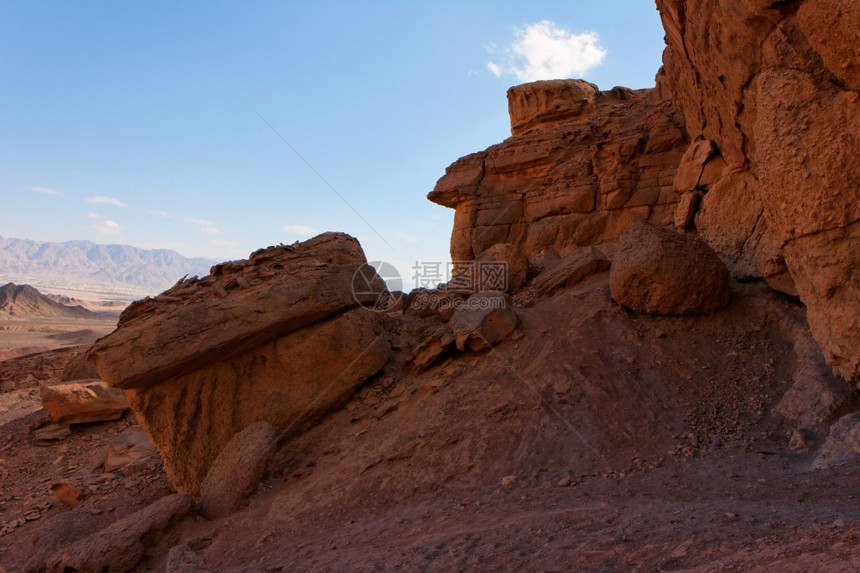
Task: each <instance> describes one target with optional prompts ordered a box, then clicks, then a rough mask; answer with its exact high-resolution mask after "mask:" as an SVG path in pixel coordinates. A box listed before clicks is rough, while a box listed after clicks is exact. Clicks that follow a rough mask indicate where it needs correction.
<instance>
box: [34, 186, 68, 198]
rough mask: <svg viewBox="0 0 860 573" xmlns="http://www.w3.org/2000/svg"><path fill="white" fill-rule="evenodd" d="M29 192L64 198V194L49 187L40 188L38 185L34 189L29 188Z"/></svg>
mask: <svg viewBox="0 0 860 573" xmlns="http://www.w3.org/2000/svg"><path fill="white" fill-rule="evenodd" d="M27 190H28V191H35V192H36V193H44V194H45V195H54V196H56V197H62V196H63V194H62V193H60V192H59V191H55V190H54V189H51V188H49V187H39V186H38V185H34V186H33V187H27Z"/></svg>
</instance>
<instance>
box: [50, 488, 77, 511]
mask: <svg viewBox="0 0 860 573" xmlns="http://www.w3.org/2000/svg"><path fill="white" fill-rule="evenodd" d="M49 489H50V492H51V495H53V496H54V497H55V498H57V499H58V500H59V501H60V502H61V503H63V504H65V505H68V506H71V507H73V508H74V507H78V505H79V504H80V498H79V497H78V490H77V489H75V486H73V485H72V484H70V483H55V484H54V485H52V486H51V487H50V488H49Z"/></svg>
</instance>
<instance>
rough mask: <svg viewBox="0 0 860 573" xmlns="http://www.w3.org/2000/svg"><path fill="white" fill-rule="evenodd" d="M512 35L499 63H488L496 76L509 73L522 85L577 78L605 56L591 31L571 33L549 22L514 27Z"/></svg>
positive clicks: (597, 64)
mask: <svg viewBox="0 0 860 573" xmlns="http://www.w3.org/2000/svg"><path fill="white" fill-rule="evenodd" d="M514 36H515V38H516V39H515V41H514V43H513V44H511V47H510V48H507V49H506V50H505V51H504V53H503V54H504V57H503V58H502V61H500V62H488V63H487V68H488V69H489V70H490V71H491V72H493V74H495V75H496V77H501V76H503V75H506V74H512V75H514V76H516V78H517V79H518V80H519V81H521V82H533V81H537V80H550V79H557V78H571V77H574V78H580V77H582V76H583V75H584V74H585V72H587V71H588V70H590V69H591V68H594V67H595V66H599V65H600V64H601V63H603V58H604V57H605V56H606V50H604V49H603V48H601V47H600V46H598V41H599V39H598V37H597V34H595V33H594V32H583V33H582V34H572V33H570V32H568V31H567V30H565V29H564V28H561V27H559V26H558V25H556V24H555V23H554V22H551V21H549V20H542V21H540V22H536V23H534V24H530V25H528V26H526V27H525V28H516V29H514Z"/></svg>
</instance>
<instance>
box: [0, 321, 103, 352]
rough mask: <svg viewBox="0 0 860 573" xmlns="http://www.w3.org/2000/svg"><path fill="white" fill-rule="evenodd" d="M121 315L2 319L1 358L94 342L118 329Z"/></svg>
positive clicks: (0, 323)
mask: <svg viewBox="0 0 860 573" xmlns="http://www.w3.org/2000/svg"><path fill="white" fill-rule="evenodd" d="M118 318H119V315H118V314H116V313H115V314H113V315H109V316H104V317H100V318H96V319H74V320H68V319H62V320H53V319H28V320H26V321H22V320H0V361H2V360H7V359H9V358H14V357H16V356H23V355H25V354H33V353H36V352H44V351H46V350H53V349H55V348H63V347H68V346H76V345H80V344H92V343H93V342H95V341H96V340H97V339H98V338H100V337H102V336H104V335H106V334H108V333H109V332H112V331H113V330H114V329H115V328H116V323H117V320H118Z"/></svg>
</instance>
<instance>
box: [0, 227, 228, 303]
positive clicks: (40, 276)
mask: <svg viewBox="0 0 860 573" xmlns="http://www.w3.org/2000/svg"><path fill="white" fill-rule="evenodd" d="M217 262H220V261H215V260H211V259H202V258H200V259H188V258H185V257H183V256H182V255H180V254H179V253H177V252H176V251H171V250H167V249H157V250H146V249H138V248H136V247H131V246H128V245H97V244H95V243H91V242H89V241H69V242H65V243H49V242H40V241H30V240H27V239H7V238H5V237H2V236H0V284H5V283H7V282H14V283H18V284H29V285H33V286H36V287H38V288H39V289H41V290H43V291H50V290H51V289H52V288H53V289H68V290H77V291H83V292H89V293H98V294H103V295H113V296H119V297H125V298H137V297H142V296H146V295H155V294H158V293H160V292H162V291H164V290H166V289H168V288H170V287H171V286H173V285H174V284H175V283H176V281H178V280H179V279H181V278H182V277H183V276H185V275H186V274H187V275H198V276H204V275H207V274H209V269H210V267H211V266H212V265H214V264H216V263H217Z"/></svg>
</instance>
